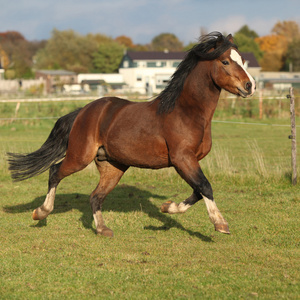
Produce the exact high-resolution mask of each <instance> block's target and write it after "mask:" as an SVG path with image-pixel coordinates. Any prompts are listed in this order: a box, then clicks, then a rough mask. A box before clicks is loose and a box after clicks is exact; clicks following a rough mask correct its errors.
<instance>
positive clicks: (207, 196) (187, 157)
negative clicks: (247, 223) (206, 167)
mask: <svg viewBox="0 0 300 300" xmlns="http://www.w3.org/2000/svg"><path fill="white" fill-rule="evenodd" d="M177 157H178V158H179V159H176V158H177ZM172 163H173V165H174V166H175V168H176V170H177V172H178V173H179V174H180V176H181V177H182V178H183V179H184V180H185V181H186V182H187V183H188V184H189V185H190V186H191V187H192V188H193V190H194V193H193V194H192V195H191V196H190V197H189V198H187V199H186V200H184V201H183V202H181V203H179V204H176V203H175V202H172V201H170V202H166V203H164V204H163V205H162V207H161V210H162V211H163V212H167V213H183V212H185V211H186V210H187V209H188V208H190V207H191V206H192V205H193V204H195V203H196V202H198V201H199V200H200V199H201V198H203V199H204V202H205V205H206V208H207V212H208V215H209V219H210V220H211V222H212V223H213V224H214V226H215V230H216V231H219V232H222V233H230V232H229V228H228V223H227V221H226V220H225V219H224V217H223V216H222V214H221V212H220V211H219V209H218V207H217V205H216V202H215V201H214V198H213V190H212V187H211V185H210V183H209V181H208V180H207V178H206V177H205V175H204V174H203V172H202V170H201V168H200V166H199V163H198V161H197V158H196V156H195V155H193V153H189V152H187V153H180V154H179V155H175V156H174V157H173V160H172Z"/></svg>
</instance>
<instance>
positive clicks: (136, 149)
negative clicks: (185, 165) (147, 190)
mask: <svg viewBox="0 0 300 300" xmlns="http://www.w3.org/2000/svg"><path fill="white" fill-rule="evenodd" d="M106 150H107V153H108V155H109V157H110V159H112V160H115V161H118V162H119V163H122V164H124V165H126V166H133V167H139V168H151V169H158V168H164V167H168V166H169V159H168V149H167V147H166V144H165V143H164V142H163V141H159V139H155V138H148V139H143V138H137V137H136V138H130V139H127V140H125V139H118V140H115V139H110V140H109V141H108V142H107V146H106Z"/></svg>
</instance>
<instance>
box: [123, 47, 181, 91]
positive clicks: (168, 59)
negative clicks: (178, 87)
mask: <svg viewBox="0 0 300 300" xmlns="http://www.w3.org/2000/svg"><path fill="white" fill-rule="evenodd" d="M184 56H185V53H184V52H169V51H164V52H154V51H150V52H134V51H128V52H127V53H126V54H125V55H124V56H123V59H122V61H121V64H120V68H119V73H120V74H122V75H123V78H124V82H125V83H126V85H127V86H128V88H129V90H131V91H132V92H139V93H141V94H145V93H148V94H152V93H159V92H161V91H162V90H163V89H164V88H165V87H166V85H167V83H168V81H169V80H170V77H171V76H172V74H173V73H174V72H175V70H176V67H177V66H178V65H179V63H180V62H181V61H182V60H183V58H184Z"/></svg>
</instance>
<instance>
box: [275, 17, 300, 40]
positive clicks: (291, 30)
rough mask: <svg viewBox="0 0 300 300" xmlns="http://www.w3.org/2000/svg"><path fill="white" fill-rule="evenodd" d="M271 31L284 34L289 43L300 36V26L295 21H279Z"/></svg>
mask: <svg viewBox="0 0 300 300" xmlns="http://www.w3.org/2000/svg"><path fill="white" fill-rule="evenodd" d="M271 33H273V34H275V35H279V36H284V37H285V38H286V40H287V42H288V43H291V42H292V41H293V40H294V39H298V38H300V28H299V25H298V24H297V23H296V22H295V21H283V22H277V23H276V24H275V25H274V27H273V28H272V31H271Z"/></svg>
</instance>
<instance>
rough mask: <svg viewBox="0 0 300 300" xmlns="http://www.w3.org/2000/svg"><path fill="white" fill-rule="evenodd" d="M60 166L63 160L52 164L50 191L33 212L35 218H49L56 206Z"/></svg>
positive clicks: (49, 182)
mask: <svg viewBox="0 0 300 300" xmlns="http://www.w3.org/2000/svg"><path fill="white" fill-rule="evenodd" d="M60 166H61V162H60V163H58V164H56V165H52V166H51V167H50V170H49V181H48V193H47V196H46V199H45V201H44V203H43V205H42V206H40V207H38V208H37V209H35V210H34V211H33V214H32V218H33V220H43V219H45V218H47V216H48V215H49V214H50V213H51V212H52V210H53V208H54V199H55V193H56V188H57V186H58V184H59V182H60V179H59V177H58V174H57V173H58V170H59V168H60Z"/></svg>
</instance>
